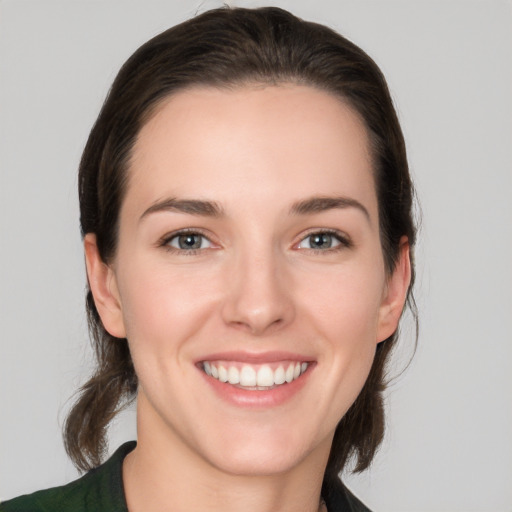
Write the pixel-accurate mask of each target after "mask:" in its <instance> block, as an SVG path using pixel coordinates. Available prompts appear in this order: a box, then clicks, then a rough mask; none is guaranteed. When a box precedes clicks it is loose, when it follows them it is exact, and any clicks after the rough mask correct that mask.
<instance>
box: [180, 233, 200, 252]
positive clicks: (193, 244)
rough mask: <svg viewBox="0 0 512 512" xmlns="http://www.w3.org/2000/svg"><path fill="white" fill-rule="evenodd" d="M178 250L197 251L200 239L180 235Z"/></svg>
mask: <svg viewBox="0 0 512 512" xmlns="http://www.w3.org/2000/svg"><path fill="white" fill-rule="evenodd" d="M179 245H180V249H199V248H200V247H201V238H200V237H199V236H198V235H181V236H180V238H179Z"/></svg>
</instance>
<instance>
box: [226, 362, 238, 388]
mask: <svg viewBox="0 0 512 512" xmlns="http://www.w3.org/2000/svg"><path fill="white" fill-rule="evenodd" d="M228 382H229V383H230V384H240V372H239V371H238V368H236V367H235V366H230V367H229V369H228Z"/></svg>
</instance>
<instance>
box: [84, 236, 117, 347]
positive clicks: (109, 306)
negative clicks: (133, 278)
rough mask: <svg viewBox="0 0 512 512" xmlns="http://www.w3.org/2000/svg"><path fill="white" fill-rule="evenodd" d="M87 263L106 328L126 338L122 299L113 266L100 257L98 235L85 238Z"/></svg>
mask: <svg viewBox="0 0 512 512" xmlns="http://www.w3.org/2000/svg"><path fill="white" fill-rule="evenodd" d="M84 251H85V263H86V266H87V277H88V279H89V287H90V288H91V292H92V295H93V297H94V303H95V304H96V309H97V310H98V313H99V315H100V318H101V321H102V323H103V326H104V327H105V329H106V330H107V331H108V332H109V333H110V334H111V335H112V336H115V337H116V338H126V329H125V327H124V320H123V311H122V307H121V299H120V296H119V291H118V288H117V282H116V277H115V274H114V271H113V270H112V268H111V267H110V266H109V265H107V264H106V263H105V262H104V261H103V260H102V259H101V257H100V253H99V250H98V245H97V243H96V235H95V234H94V233H87V234H86V235H85V238H84Z"/></svg>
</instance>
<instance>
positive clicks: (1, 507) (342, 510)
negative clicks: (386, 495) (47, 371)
mask: <svg viewBox="0 0 512 512" xmlns="http://www.w3.org/2000/svg"><path fill="white" fill-rule="evenodd" d="M135 446H136V443H135V441H131V442H129V443H125V444H123V445H122V446H121V447H120V448H119V449H118V450H117V451H116V452H115V453H114V455H112V457H110V459H109V460H108V461H107V462H105V463H104V464H102V465H101V466H98V467H97V468H95V469H92V470H91V471H89V472H88V473H87V474H85V475H84V476H83V477H82V478H79V479H78V480H75V481H74V482H71V483H69V484H67V485H63V486H62V487H54V488H52V489H46V490H45V491H38V492H35V493H33V494H28V495H25V496H19V497H18V498H14V499H12V500H9V501H5V502H3V503H1V504H0V512H128V508H127V506H126V499H125V496H124V489H123V477H122V468H123V459H124V458H125V456H126V455H127V454H128V453H129V452H131V451H132V450H133V449H134V448H135ZM322 496H323V498H324V500H325V502H326V504H327V509H328V510H329V512H370V511H369V509H368V508H366V507H365V506H364V505H363V504H362V503H361V502H360V501H359V500H358V499H357V498H356V497H355V496H354V495H353V494H352V493H351V492H350V491H349V490H348V489H347V488H346V487H345V486H344V485H343V484H342V483H341V482H340V481H339V480H336V481H335V482H331V483H330V484H327V483H326V482H324V485H323V488H322Z"/></svg>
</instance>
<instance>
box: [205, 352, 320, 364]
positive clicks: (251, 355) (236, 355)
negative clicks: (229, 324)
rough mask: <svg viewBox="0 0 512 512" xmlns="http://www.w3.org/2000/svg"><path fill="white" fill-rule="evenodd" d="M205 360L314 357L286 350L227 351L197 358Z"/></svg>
mask: <svg viewBox="0 0 512 512" xmlns="http://www.w3.org/2000/svg"><path fill="white" fill-rule="evenodd" d="M203 361H237V362H241V363H253V364H264V363H277V362H279V361H297V362H310V361H314V358H312V357H311V356H308V355H305V354H297V353H295V352H286V351H267V352H246V351H240V350H237V351H227V352H215V353H212V354H207V355H205V356H203V357H201V358H199V359H198V360H197V363H201V362H203Z"/></svg>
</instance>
